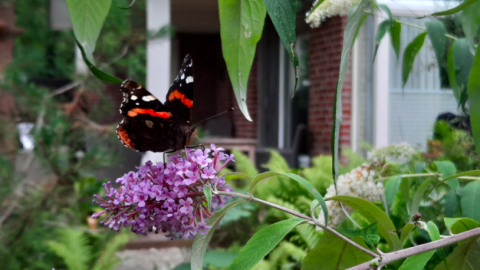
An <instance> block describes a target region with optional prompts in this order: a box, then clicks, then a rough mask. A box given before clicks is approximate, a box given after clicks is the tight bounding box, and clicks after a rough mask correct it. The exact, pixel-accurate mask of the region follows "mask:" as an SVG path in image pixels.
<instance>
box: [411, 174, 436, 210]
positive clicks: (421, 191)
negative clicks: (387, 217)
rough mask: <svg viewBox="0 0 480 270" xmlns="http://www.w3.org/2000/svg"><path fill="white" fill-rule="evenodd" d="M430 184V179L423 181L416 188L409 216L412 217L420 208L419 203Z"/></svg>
mask: <svg viewBox="0 0 480 270" xmlns="http://www.w3.org/2000/svg"><path fill="white" fill-rule="evenodd" d="M431 182H432V179H429V180H425V181H423V183H422V184H421V185H420V186H419V187H418V188H417V190H416V191H415V193H414V194H413V198H412V204H411V208H410V211H412V212H411V213H410V214H412V215H413V214H415V213H417V212H418V207H419V206H420V202H421V201H422V199H423V197H424V195H425V192H426V191H427V189H428V187H429V186H430V183H431Z"/></svg>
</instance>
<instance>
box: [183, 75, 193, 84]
mask: <svg viewBox="0 0 480 270" xmlns="http://www.w3.org/2000/svg"><path fill="white" fill-rule="evenodd" d="M185 81H186V82H187V84H188V83H192V82H193V77H192V76H188V77H187V79H186V80H185Z"/></svg>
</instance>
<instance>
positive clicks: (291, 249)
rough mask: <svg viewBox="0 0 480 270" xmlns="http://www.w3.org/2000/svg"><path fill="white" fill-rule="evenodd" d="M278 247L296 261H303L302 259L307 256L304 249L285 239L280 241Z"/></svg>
mask: <svg viewBox="0 0 480 270" xmlns="http://www.w3.org/2000/svg"><path fill="white" fill-rule="evenodd" d="M279 247H280V248H282V249H283V250H284V251H285V252H286V254H288V255H290V256H291V257H292V258H293V259H294V260H296V261H297V262H301V261H303V259H305V257H306V256H307V252H306V251H305V250H303V249H302V248H301V247H298V246H296V245H294V244H292V243H290V242H287V241H282V242H281V243H280V245H279Z"/></svg>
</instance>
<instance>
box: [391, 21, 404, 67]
mask: <svg viewBox="0 0 480 270" xmlns="http://www.w3.org/2000/svg"><path fill="white" fill-rule="evenodd" d="M401 33H402V24H401V23H399V22H397V21H393V26H392V27H390V38H391V40H392V47H393V50H394V51H395V54H396V55H397V61H398V58H399V57H400V34H401Z"/></svg>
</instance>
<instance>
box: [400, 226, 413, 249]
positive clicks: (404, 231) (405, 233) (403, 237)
mask: <svg viewBox="0 0 480 270" xmlns="http://www.w3.org/2000/svg"><path fill="white" fill-rule="evenodd" d="M414 228H415V225H413V223H407V224H405V226H403V229H402V233H401V234H400V244H401V245H402V246H403V245H405V241H406V240H407V238H408V236H409V235H410V232H411V231H412V230H413V229H414Z"/></svg>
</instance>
